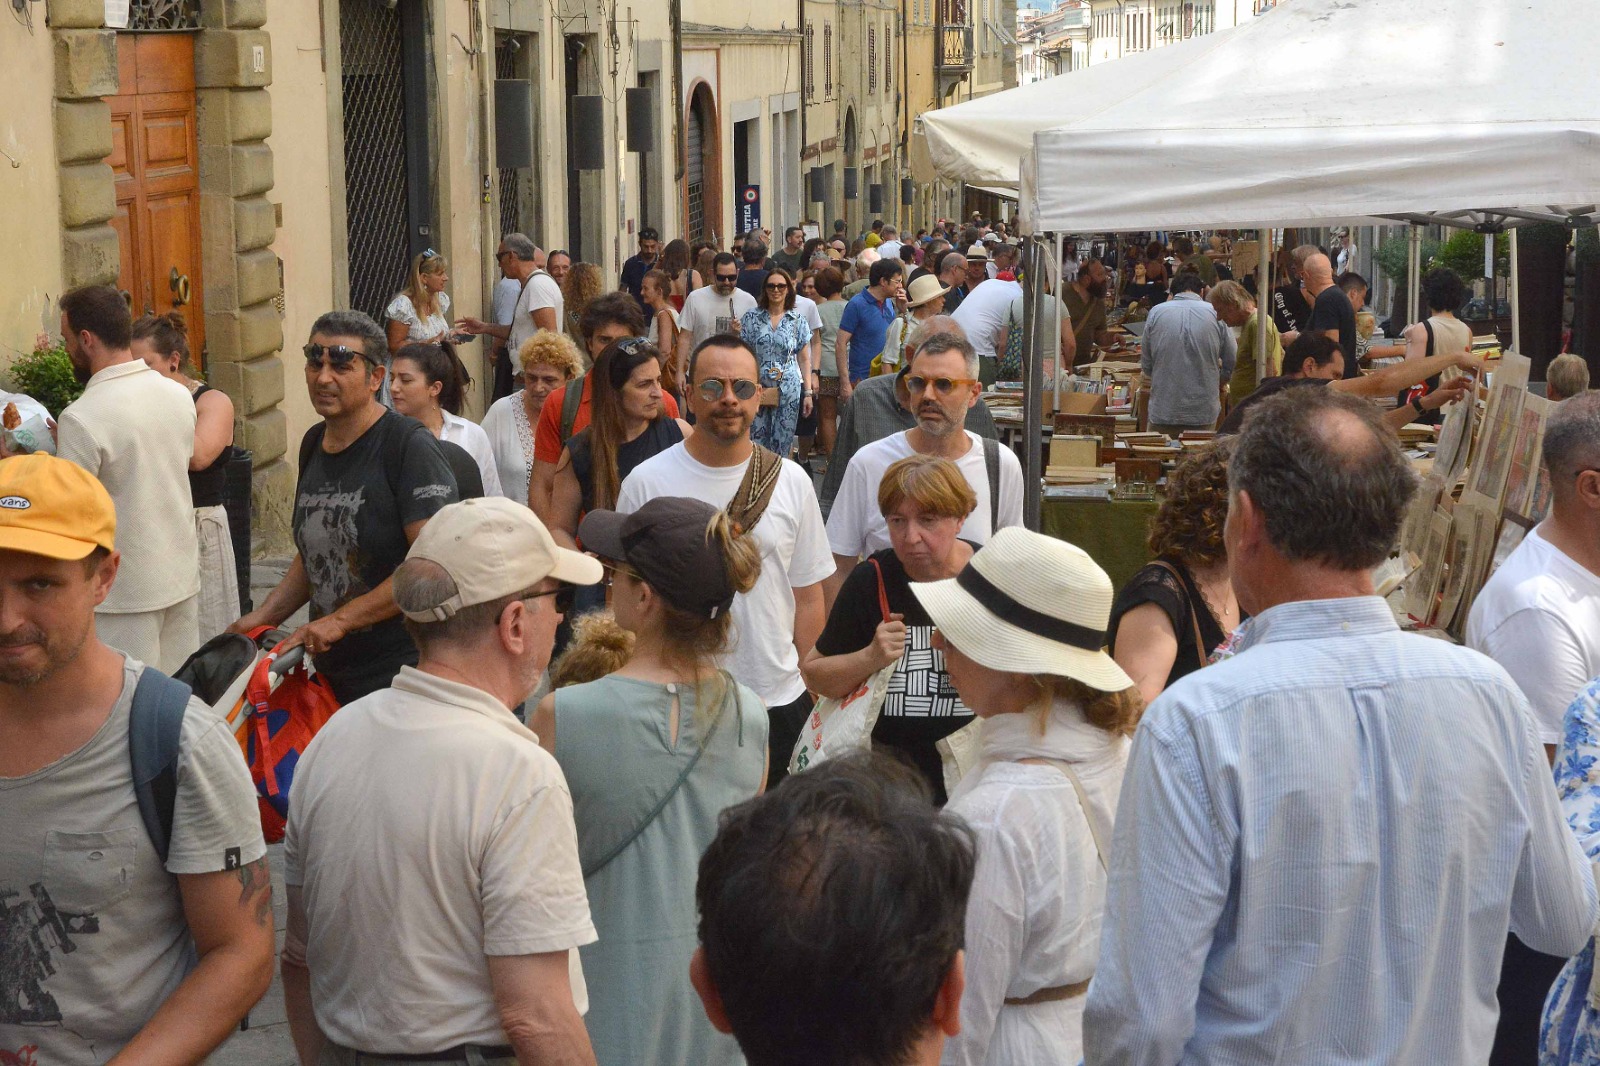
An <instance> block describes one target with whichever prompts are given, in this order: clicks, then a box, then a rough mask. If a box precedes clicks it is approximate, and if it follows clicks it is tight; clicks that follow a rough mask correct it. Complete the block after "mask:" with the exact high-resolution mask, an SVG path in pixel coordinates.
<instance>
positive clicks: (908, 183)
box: [900, 178, 917, 207]
mask: <svg viewBox="0 0 1600 1066" xmlns="http://www.w3.org/2000/svg"><path fill="white" fill-rule="evenodd" d="M916 202H917V183H916V182H914V181H912V180H911V179H910V178H901V179H900V206H901V207H911V206H912V205H913V204H915V203H916Z"/></svg>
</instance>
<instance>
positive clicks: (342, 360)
mask: <svg viewBox="0 0 1600 1066" xmlns="http://www.w3.org/2000/svg"><path fill="white" fill-rule="evenodd" d="M303 351H304V352H305V353H306V366H307V368H309V369H316V370H320V369H321V368H322V360H323V357H324V356H326V357H327V360H328V366H330V367H332V368H333V369H334V370H343V369H344V368H345V367H347V366H349V365H350V363H351V361H352V360H356V359H365V358H366V357H367V353H366V352H363V351H362V350H361V349H360V348H351V347H349V346H348V345H344V344H307V345H306V346H305V348H304V349H303Z"/></svg>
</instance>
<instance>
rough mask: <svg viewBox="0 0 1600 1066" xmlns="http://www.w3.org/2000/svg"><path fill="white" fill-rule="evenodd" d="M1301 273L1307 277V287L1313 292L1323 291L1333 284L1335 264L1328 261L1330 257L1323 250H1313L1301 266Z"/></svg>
mask: <svg viewBox="0 0 1600 1066" xmlns="http://www.w3.org/2000/svg"><path fill="white" fill-rule="evenodd" d="M1300 273H1301V276H1302V277H1304V278H1305V281H1306V288H1308V289H1310V290H1312V291H1313V292H1321V291H1322V290H1323V289H1326V288H1327V287H1328V286H1330V285H1332V284H1333V264H1332V263H1330V262H1328V257H1327V256H1325V255H1323V254H1322V253H1321V252H1312V253H1311V254H1310V255H1308V256H1306V260H1305V263H1304V264H1303V265H1302V266H1301V267H1300Z"/></svg>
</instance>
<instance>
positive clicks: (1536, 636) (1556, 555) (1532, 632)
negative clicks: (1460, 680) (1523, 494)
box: [1467, 527, 1600, 744]
mask: <svg viewBox="0 0 1600 1066" xmlns="http://www.w3.org/2000/svg"><path fill="white" fill-rule="evenodd" d="M1540 528H1541V527H1535V528H1534V529H1532V530H1529V532H1528V535H1527V536H1526V537H1524V538H1523V540H1522V543H1521V544H1519V545H1517V548H1516V550H1515V551H1513V552H1512V553H1511V554H1510V555H1509V556H1508V557H1507V558H1506V561H1505V562H1504V563H1502V564H1500V569H1498V570H1496V571H1495V572H1494V575H1493V576H1492V577H1490V578H1489V580H1488V582H1487V583H1486V584H1485V585H1484V586H1483V591H1482V592H1479V593H1478V598H1477V599H1476V600H1473V601H1472V613H1471V614H1469V615H1468V616H1467V647H1469V648H1472V649H1473V650H1474V651H1481V652H1482V653H1483V654H1485V655H1487V656H1488V657H1489V658H1491V659H1493V660H1494V661H1495V662H1497V663H1499V664H1500V665H1501V666H1503V667H1504V668H1505V671H1506V673H1508V674H1510V675H1511V678H1512V680H1513V681H1515V682H1516V683H1517V685H1518V687H1519V688H1521V689H1522V694H1523V695H1524V696H1526V697H1528V703H1529V705H1530V706H1531V707H1532V708H1533V717H1534V721H1535V722H1536V723H1537V724H1538V726H1539V740H1540V741H1541V742H1543V743H1545V744H1560V743H1561V733H1562V719H1563V718H1564V717H1565V716H1566V713H1567V707H1568V706H1569V705H1570V704H1571V703H1572V701H1573V700H1574V699H1576V698H1577V697H1578V693H1580V692H1582V691H1583V689H1584V688H1585V686H1587V685H1588V684H1589V682H1590V681H1592V680H1594V678H1595V677H1596V676H1600V576H1597V575H1595V574H1593V573H1590V572H1589V571H1588V570H1586V569H1585V568H1584V567H1582V566H1580V565H1579V564H1578V563H1576V562H1574V561H1573V560H1572V559H1571V558H1570V557H1569V556H1567V555H1566V553H1564V552H1563V551H1561V549H1559V548H1557V547H1556V546H1555V545H1554V544H1551V543H1550V542H1549V541H1548V540H1545V539H1544V537H1543V536H1541V535H1540V532H1539V530H1540Z"/></svg>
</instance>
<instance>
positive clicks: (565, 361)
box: [517, 329, 583, 381]
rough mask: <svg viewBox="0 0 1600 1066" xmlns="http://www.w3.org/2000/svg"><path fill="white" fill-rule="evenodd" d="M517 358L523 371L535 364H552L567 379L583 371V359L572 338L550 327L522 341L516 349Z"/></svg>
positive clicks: (569, 379) (530, 368)
mask: <svg viewBox="0 0 1600 1066" xmlns="http://www.w3.org/2000/svg"><path fill="white" fill-rule="evenodd" d="M517 360H518V362H520V363H521V364H522V370H523V372H524V373H526V372H528V371H529V370H532V369H533V368H534V367H536V366H553V367H555V368H556V369H557V370H559V371H561V373H562V376H563V377H565V378H566V379H567V380H568V381H571V380H572V379H573V378H575V377H577V376H578V375H579V374H580V373H581V372H582V371H583V360H582V359H581V357H580V356H579V355H578V346H577V345H576V344H574V343H573V342H572V338H571V337H569V336H567V335H566V334H565V333H557V332H556V331H555V330H550V329H541V330H539V332H537V333H535V334H534V335H533V336H531V337H529V338H528V339H527V340H525V341H523V342H522V347H521V348H519V349H518V350H517Z"/></svg>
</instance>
